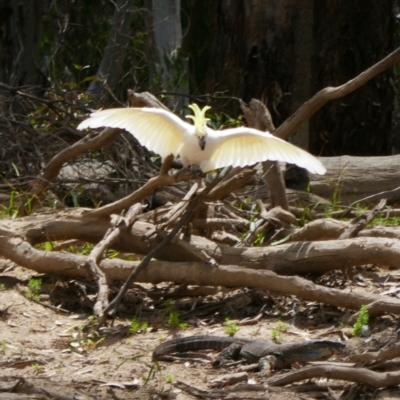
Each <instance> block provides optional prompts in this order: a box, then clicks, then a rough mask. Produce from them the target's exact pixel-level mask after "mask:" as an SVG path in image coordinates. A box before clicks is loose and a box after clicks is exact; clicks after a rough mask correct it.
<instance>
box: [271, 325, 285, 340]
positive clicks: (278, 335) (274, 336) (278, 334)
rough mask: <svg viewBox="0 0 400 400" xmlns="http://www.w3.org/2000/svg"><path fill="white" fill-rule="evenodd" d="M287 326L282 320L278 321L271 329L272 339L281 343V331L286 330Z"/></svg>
mask: <svg viewBox="0 0 400 400" xmlns="http://www.w3.org/2000/svg"><path fill="white" fill-rule="evenodd" d="M288 328H289V325H288V324H285V323H284V322H282V321H278V324H277V326H276V328H274V329H272V331H271V336H272V340H273V341H274V342H275V343H277V344H281V343H282V338H281V333H282V332H286V331H287V330H288Z"/></svg>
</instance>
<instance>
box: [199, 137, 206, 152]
mask: <svg viewBox="0 0 400 400" xmlns="http://www.w3.org/2000/svg"><path fill="white" fill-rule="evenodd" d="M199 146H200V148H201V149H202V150H204V148H205V147H206V137H205V136H202V137H199Z"/></svg>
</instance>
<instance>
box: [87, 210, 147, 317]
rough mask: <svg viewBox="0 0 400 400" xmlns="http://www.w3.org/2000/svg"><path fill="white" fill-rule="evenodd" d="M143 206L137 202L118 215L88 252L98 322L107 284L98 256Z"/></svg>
mask: <svg viewBox="0 0 400 400" xmlns="http://www.w3.org/2000/svg"><path fill="white" fill-rule="evenodd" d="M144 207H145V206H143V205H142V204H140V203H138V204H135V205H134V206H132V207H131V208H130V210H129V211H128V213H127V214H126V216H125V217H120V218H119V220H118V222H117V224H116V226H115V227H114V229H110V230H109V231H108V232H106V234H105V235H104V239H102V240H101V241H100V242H99V243H98V244H97V245H96V246H95V247H94V248H93V249H92V251H91V252H90V254H89V256H88V258H87V263H86V265H87V266H88V270H89V272H90V273H91V274H92V275H93V276H94V277H95V278H96V279H97V285H98V287H99V292H98V296H97V300H96V304H95V305H94V307H93V312H94V314H95V315H96V316H97V317H98V320H99V324H100V325H101V324H102V323H103V321H104V314H103V309H105V308H106V307H107V305H108V292H109V289H108V284H107V277H106V274H105V273H104V272H103V271H102V270H101V268H100V267H99V262H100V258H101V257H102V255H103V254H104V251H105V250H106V249H107V248H109V247H110V246H111V245H112V244H113V243H115V242H116V241H117V240H118V239H119V238H120V237H121V235H122V234H123V233H124V232H125V231H126V230H127V229H128V228H129V227H130V226H131V225H132V224H133V222H134V221H135V219H136V218H137V216H138V215H139V213H140V212H141V211H142V209H143V208H144Z"/></svg>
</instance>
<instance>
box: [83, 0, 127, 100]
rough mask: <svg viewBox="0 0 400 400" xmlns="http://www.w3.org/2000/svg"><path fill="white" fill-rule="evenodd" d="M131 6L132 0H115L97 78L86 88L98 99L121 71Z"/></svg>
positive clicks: (112, 85) (116, 80) (115, 83)
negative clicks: (108, 33)
mask: <svg viewBox="0 0 400 400" xmlns="http://www.w3.org/2000/svg"><path fill="white" fill-rule="evenodd" d="M133 6H134V1H133V0H128V1H126V0H117V3H116V7H115V11H114V17H113V24H112V26H111V30H110V37H109V39H108V43H107V47H106V49H105V52H104V55H103V58H102V60H101V63H100V66H99V69H98V70H97V74H96V76H97V78H98V79H96V80H94V81H92V82H91V84H90V86H89V89H88V93H90V94H91V95H92V96H94V97H95V98H97V99H98V100H101V97H102V96H103V95H104V94H105V93H106V88H111V89H113V88H114V87H115V86H116V85H117V83H118V80H119V78H120V77H121V75H122V73H123V71H122V64H123V62H124V59H125V54H126V50H127V46H128V43H129V41H130V39H131V35H130V29H131V21H132V9H133ZM98 105H99V104H98Z"/></svg>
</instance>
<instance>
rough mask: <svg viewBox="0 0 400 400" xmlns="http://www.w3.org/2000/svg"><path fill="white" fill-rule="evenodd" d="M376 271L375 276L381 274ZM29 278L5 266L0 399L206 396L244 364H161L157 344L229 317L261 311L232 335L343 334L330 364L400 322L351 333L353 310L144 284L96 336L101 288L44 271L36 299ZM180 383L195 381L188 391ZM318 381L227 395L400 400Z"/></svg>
mask: <svg viewBox="0 0 400 400" xmlns="http://www.w3.org/2000/svg"><path fill="white" fill-rule="evenodd" d="M378 272H379V271H378ZM378 272H376V271H375V272H374V273H375V275H373V276H377V277H380V273H378ZM382 273H388V272H387V271H386V272H385V271H384V272H382ZM32 277H35V274H34V273H32V272H31V271H28V270H25V269H23V268H20V267H16V266H14V267H12V268H10V269H6V270H4V271H3V272H2V273H0V366H1V370H0V400H3V399H8V400H13V399H14V398H18V399H25V398H26V399H49V398H57V399H58V398H60V399H61V398H62V399H79V400H84V399H164V398H165V399H170V398H176V399H178V400H183V399H194V398H199V397H195V396H192V394H193V393H194V390H195V389H194V388H200V389H202V390H204V391H206V392H204V393H207V391H210V390H211V388H210V382H211V381H212V380H213V379H215V378H216V377H217V376H218V375H223V374H227V373H233V372H236V371H237V370H238V366H236V367H232V368H229V369H223V370H216V369H214V368H213V367H212V366H211V365H210V364H203V363H198V362H194V361H187V362H173V363H168V362H160V363H154V362H152V359H151V354H152V351H153V349H154V348H155V347H156V346H157V345H158V344H159V343H161V342H162V341H164V340H166V339H170V338H174V337H179V336H189V335H198V334H208V335H223V336H225V335H226V331H225V327H224V321H225V319H226V318H230V320H231V321H233V323H235V324H236V323H238V324H239V323H240V321H243V320H244V319H245V318H254V317H255V316H257V315H260V313H262V317H261V318H260V320H259V321H258V322H257V323H256V324H254V325H243V326H242V325H240V326H239V325H238V331H237V333H236V334H235V335H236V336H241V337H250V338H253V337H254V338H263V339H268V340H272V336H273V332H275V333H276V330H278V331H279V338H280V340H281V341H282V342H283V343H290V342H293V341H301V340H306V339H311V338H324V339H333V340H345V341H346V343H347V347H346V349H345V350H344V351H343V352H342V353H341V354H339V355H338V356H337V357H336V358H332V359H331V361H332V362H333V361H341V360H344V359H345V357H346V355H348V354H354V353H357V352H360V351H364V350H367V349H371V350H375V349H377V348H379V347H380V346H381V345H382V344H383V343H384V342H385V341H388V340H393V337H394V336H393V335H394V332H395V329H396V324H397V321H396V318H395V317H393V316H389V315H388V316H383V317H380V318H376V319H375V320H374V321H373V324H372V325H371V333H372V335H371V336H370V337H369V338H350V335H349V331H350V329H349V327H346V326H343V323H341V321H343V320H344V318H345V317H346V316H347V315H349V314H348V313H346V312H345V311H344V310H338V309H336V308H334V307H330V306H322V305H320V304H316V303H310V302H303V301H301V300H299V299H296V298H294V297H293V298H292V297H283V296H279V295H277V294H271V293H268V292H261V291H252V290H247V289H240V290H227V289H224V290H222V289H221V290H215V289H213V288H204V289H199V288H191V290H192V292H193V293H192V292H191V293H190V294H191V295H190V296H189V295H188V290H186V289H183V290H182V288H181V291H179V290H177V288H176V287H175V286H172V285H164V286H159V287H154V286H152V285H142V286H136V287H135V288H134V289H132V290H131V291H130V293H129V294H128V296H127V297H126V299H125V301H124V304H123V306H122V308H121V316H120V317H119V318H118V319H116V321H115V323H114V326H113V327H108V328H105V329H104V330H102V331H101V332H99V333H98V332H96V331H94V330H93V329H92V328H91V325H93V322H92V323H91V321H92V319H91V317H90V310H91V305H92V304H93V299H94V297H95V290H96V287H95V285H94V284H93V283H92V282H89V281H77V280H71V279H69V280H62V279H59V278H56V277H52V276H40V277H39V278H41V279H42V281H43V283H42V285H41V287H40V294H39V301H38V302H36V301H33V300H30V299H28V298H27V297H26V292H27V290H28V283H29V279H30V278H32ZM331 279H334V277H331ZM379 280H380V278H379V279H378V278H376V279H375V280H374V279H371V278H369V277H366V276H363V279H362V280H360V279H359V278H357V279H353V281H352V282H351V284H352V285H354V290H360V289H362V290H372V291H375V292H376V291H377V289H380V291H384V290H385V289H384V288H382V287H380V288H379ZM357 282H362V285H357ZM193 294H194V295H193ZM57 307H58V308H59V309H60V308H61V309H62V310H60V311H58V310H57ZM172 309H174V310H177V311H178V313H179V316H180V318H181V320H182V321H185V322H186V323H187V324H188V327H187V328H186V329H179V328H178V329H171V328H170V327H169V325H168V315H169V314H170V312H171V310H172ZM134 316H137V317H138V318H139V321H140V324H142V323H143V322H146V323H148V325H149V327H148V329H147V330H146V331H145V332H143V331H141V330H139V332H138V333H136V334H133V333H131V332H130V331H129V327H130V323H131V320H132V318H133V317H134ZM283 324H285V325H283ZM282 326H284V328H282ZM280 327H281V328H280ZM277 373H282V372H277ZM249 380H250V382H251V383H258V384H265V378H261V377H260V376H259V375H258V374H257V373H256V372H250V373H249ZM179 382H183V383H184V384H186V385H188V386H186V388H182V386H179ZM314 383H317V384H318V385H319V386H318V387H319V389H318V390H316V388H317V386H315V385H314V386H313V388H312V389H310V390H308V391H302V390H299V386H295V387H292V388H290V387H289V388H269V389H267V390H265V391H264V392H244V393H240V392H237V391H234V392H233V393H231V394H230V395H229V396H228V397H225V398H232V399H233V398H235V399H238V398H243V399H261V398H263V399H282V400H283V399H288V398H290V399H291V400H296V399H319V398H326V399H341V398H343V399H344V398H346V399H350V398H352V399H361V398H362V399H380V400H383V399H384V400H389V399H399V398H400V390H399V389H397V388H395V389H392V390H387V389H385V390H375V389H372V388H370V387H366V386H362V385H353V384H348V383H343V382H339V383H338V382H334V383H333V382H330V383H328V384H327V382H324V380H315V381H314ZM18 385H19V386H18ZM21 385H22V386H23V387H25V390H24V392H26V393H30V394H27V395H26V396H27V397H12V396H14V394H12V393H11V392H12V390H13V388H16V387H20V388H21ZM329 385H330V388H329V389H328V388H327V386H329ZM188 387H189V389H188ZM190 387H192V389H190ZM28 388H30V389H28ZM42 390H44V392H43V391H42ZM14 391H17V390H15V389H14ZM44 393H46V394H44ZM351 393H352V394H351ZM350 394H351V396H350ZM1 396H3V397H1ZM4 396H6V397H4ZM7 396H8V397H7ZM18 396H22V395H21V394H18ZM51 396H53V397H51ZM346 396H350V397H346ZM204 398H207V397H206V395H204ZM214 398H219V397H214ZM220 398H222V396H221V397H220Z"/></svg>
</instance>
